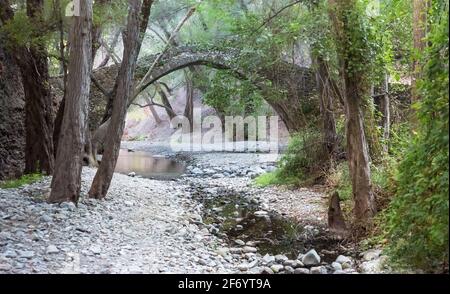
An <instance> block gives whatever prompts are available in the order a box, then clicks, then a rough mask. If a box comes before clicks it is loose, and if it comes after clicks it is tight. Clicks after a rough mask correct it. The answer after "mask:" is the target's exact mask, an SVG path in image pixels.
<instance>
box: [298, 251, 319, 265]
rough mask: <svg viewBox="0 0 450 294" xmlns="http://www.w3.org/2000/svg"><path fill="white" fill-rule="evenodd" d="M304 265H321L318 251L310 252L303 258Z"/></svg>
mask: <svg viewBox="0 0 450 294" xmlns="http://www.w3.org/2000/svg"><path fill="white" fill-rule="evenodd" d="M302 263H303V264H304V265H306V266H309V265H317V264H320V256H319V254H317V252H316V250H314V249H311V250H309V251H308V252H307V253H306V254H305V255H304V256H303V258H302Z"/></svg>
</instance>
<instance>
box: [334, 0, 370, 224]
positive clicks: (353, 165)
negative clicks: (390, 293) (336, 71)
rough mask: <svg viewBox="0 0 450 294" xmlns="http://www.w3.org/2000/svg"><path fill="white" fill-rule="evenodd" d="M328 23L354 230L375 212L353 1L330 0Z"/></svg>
mask: <svg viewBox="0 0 450 294" xmlns="http://www.w3.org/2000/svg"><path fill="white" fill-rule="evenodd" d="M329 3H330V13H329V14H330V19H331V22H332V25H333V29H334V33H335V38H336V43H337V48H338V56H339V65H340V74H341V77H342V80H343V84H344V100H345V117H346V133H347V157H348V163H349V171H350V177H351V182H352V194H353V200H354V214H355V220H356V225H357V227H361V228H365V227H366V225H367V224H368V222H369V221H370V220H371V218H372V217H373V215H374V214H375V212H376V209H375V197H374V194H373V191H372V183H371V179H370V163H369V152H368V145H367V140H366V137H365V131H364V116H363V112H362V108H363V98H364V97H365V96H369V93H368V92H369V91H368V89H367V86H366V85H365V80H364V78H365V70H366V69H362V68H361V69H357V67H355V64H354V63H355V62H359V63H361V62H363V59H361V57H360V56H358V58H355V56H354V55H352V52H357V51H359V50H361V51H364V49H365V48H364V47H362V48H355V47H356V46H358V45H357V44H361V45H360V46H365V42H363V41H361V40H360V38H364V35H363V34H364V32H363V31H362V30H361V31H358V30H356V31H355V22H358V21H359V20H358V19H357V18H358V17H362V16H360V15H359V14H358V12H357V11H356V2H355V0H339V1H338V0H330V2H329Z"/></svg>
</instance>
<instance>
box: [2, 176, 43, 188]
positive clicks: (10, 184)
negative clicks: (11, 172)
mask: <svg viewBox="0 0 450 294" xmlns="http://www.w3.org/2000/svg"><path fill="white" fill-rule="evenodd" d="M42 177H43V176H42V174H39V173H36V174H28V175H23V176H21V177H20V178H18V179H14V180H8V181H4V182H2V183H0V188H2V189H11V188H18V187H21V186H23V185H27V184H31V183H35V182H37V181H39V180H41V179H42Z"/></svg>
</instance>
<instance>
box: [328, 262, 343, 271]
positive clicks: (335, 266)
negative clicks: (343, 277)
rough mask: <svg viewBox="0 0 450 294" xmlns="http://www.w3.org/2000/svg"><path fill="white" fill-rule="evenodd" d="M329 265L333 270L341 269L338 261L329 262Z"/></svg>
mask: <svg viewBox="0 0 450 294" xmlns="http://www.w3.org/2000/svg"><path fill="white" fill-rule="evenodd" d="M331 267H332V268H333V269H334V270H335V271H341V270H342V265H341V264H340V263H339V262H333V263H332V264H331Z"/></svg>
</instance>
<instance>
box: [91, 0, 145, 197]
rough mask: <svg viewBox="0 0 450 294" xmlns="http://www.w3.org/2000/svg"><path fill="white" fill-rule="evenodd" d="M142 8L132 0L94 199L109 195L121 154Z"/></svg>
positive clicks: (92, 194) (93, 187) (95, 178)
mask: <svg viewBox="0 0 450 294" xmlns="http://www.w3.org/2000/svg"><path fill="white" fill-rule="evenodd" d="M140 9H141V1H139V0H129V13H128V23H127V29H126V34H125V36H124V53H123V58H122V64H121V65H120V69H119V74H118V84H117V88H116V89H117V91H116V95H115V97H114V103H113V110H112V114H111V121H110V124H109V127H108V132H107V134H108V135H107V137H106V142H105V151H104V152H103V157H102V162H101V163H100V167H99V168H98V170H97V173H96V174H95V177H94V181H93V183H92V186H91V189H90V191H89V196H90V197H91V198H96V199H102V198H104V197H105V196H106V193H107V192H108V189H109V186H110V183H111V180H112V176H113V173H114V169H115V166H116V163H117V158H118V156H119V150H120V141H121V138H122V134H123V129H124V126H125V116H126V112H127V106H128V99H129V98H130V96H131V95H132V93H133V79H134V72H135V69H136V63H137V56H138V54H139V50H140V46H141V42H140V40H139V28H140V25H141V24H140V21H139V19H140V13H139V12H140Z"/></svg>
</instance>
